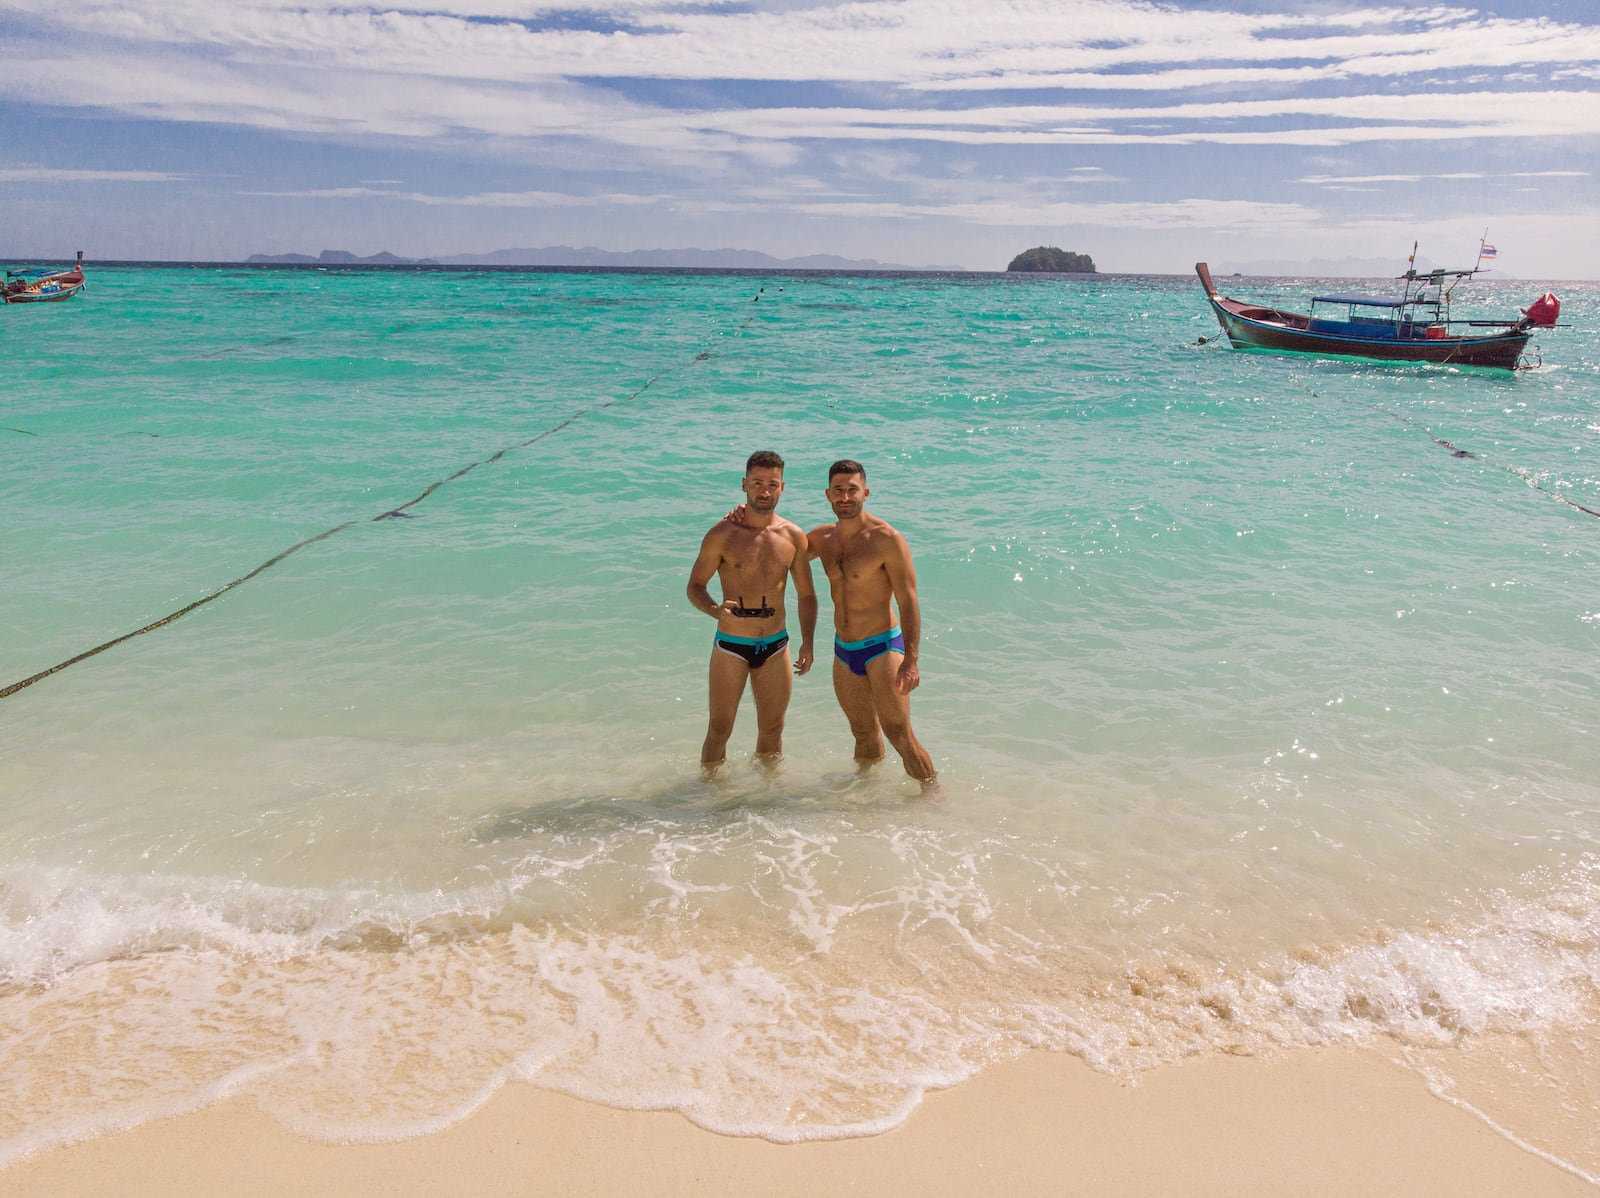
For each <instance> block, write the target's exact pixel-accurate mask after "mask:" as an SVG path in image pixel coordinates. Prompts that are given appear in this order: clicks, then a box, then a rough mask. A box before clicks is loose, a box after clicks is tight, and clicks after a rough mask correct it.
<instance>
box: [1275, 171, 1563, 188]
mask: <svg viewBox="0 0 1600 1198" xmlns="http://www.w3.org/2000/svg"><path fill="white" fill-rule="evenodd" d="M1588 177H1589V172H1588V171H1505V172H1502V173H1499V174H1485V173H1484V172H1482V171H1449V172H1446V173H1445V174H1439V175H1305V176H1303V177H1301V178H1299V179H1296V180H1295V182H1297V183H1318V184H1323V185H1328V184H1335V183H1421V182H1424V181H1425V180H1431V179H1587V178H1588Z"/></svg>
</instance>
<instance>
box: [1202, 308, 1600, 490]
mask: <svg viewBox="0 0 1600 1198" xmlns="http://www.w3.org/2000/svg"><path fill="white" fill-rule="evenodd" d="M1218 342H1221V343H1222V344H1227V339H1226V338H1225V337H1224V336H1223V334H1221V333H1217V334H1215V335H1214V336H1211V337H1200V338H1198V339H1197V340H1196V341H1195V344H1196V345H1214V344H1216V343H1218ZM1519 369H1520V368H1519ZM1311 397H1312V398H1313V399H1318V398H1320V396H1319V395H1318V393H1317V392H1315V391H1313V392H1312V393H1311ZM1356 402H1358V403H1360V404H1363V405H1364V406H1366V407H1369V408H1371V409H1372V410H1373V411H1374V412H1382V413H1383V414H1384V415H1385V416H1389V417H1392V418H1393V419H1395V420H1398V421H1400V423H1402V424H1405V425H1407V426H1409V427H1411V428H1415V429H1420V430H1421V431H1422V432H1423V434H1424V435H1425V436H1426V437H1427V438H1428V440H1430V441H1432V442H1433V443H1434V444H1435V445H1437V446H1439V447H1440V448H1441V449H1445V450H1448V451H1449V453H1450V456H1451V457H1453V458H1474V459H1476V460H1477V461H1480V462H1482V463H1483V464H1484V465H1485V466H1493V467H1495V468H1496V469H1497V470H1504V471H1505V472H1506V473H1507V474H1511V475H1515V476H1516V477H1517V478H1520V479H1521V480H1522V481H1523V482H1524V483H1526V484H1527V485H1528V486H1530V487H1532V488H1533V489H1534V490H1535V491H1539V492H1541V493H1542V494H1545V495H1548V496H1549V497H1550V498H1551V499H1554V500H1555V501H1556V502H1557V503H1564V504H1566V505H1567V506H1568V507H1570V508H1572V509H1573V510H1575V511H1579V512H1582V513H1583V514H1584V515H1586V516H1594V517H1596V518H1600V510H1596V509H1595V508H1592V507H1585V506H1584V505H1583V504H1581V503H1579V502H1578V501H1577V500H1575V499H1570V498H1568V497H1567V496H1565V495H1563V494H1562V493H1561V492H1560V491H1552V490H1551V489H1550V488H1549V487H1547V486H1545V485H1544V484H1543V483H1541V482H1540V481H1539V479H1538V477H1537V476H1536V475H1535V474H1534V472H1533V471H1531V470H1528V469H1526V468H1524V467H1522V466H1508V465H1506V464H1505V463H1504V462H1495V461H1491V460H1489V459H1488V458H1486V457H1484V456H1483V455H1482V454H1479V453H1474V452H1472V451H1471V450H1470V449H1462V448H1460V447H1459V446H1457V445H1455V444H1454V443H1453V442H1450V441H1446V440H1445V439H1444V438H1443V437H1435V436H1434V435H1433V430H1432V429H1431V428H1429V427H1428V426H1427V425H1425V424H1423V423H1422V422H1421V421H1418V420H1414V419H1412V418H1411V417H1410V416H1407V415H1405V414H1404V413H1403V412H1396V411H1395V410H1394V409H1393V408H1386V407H1384V406H1383V405H1382V404H1375V403H1373V402H1371V401H1370V400H1365V399H1362V400H1357V401H1356Z"/></svg>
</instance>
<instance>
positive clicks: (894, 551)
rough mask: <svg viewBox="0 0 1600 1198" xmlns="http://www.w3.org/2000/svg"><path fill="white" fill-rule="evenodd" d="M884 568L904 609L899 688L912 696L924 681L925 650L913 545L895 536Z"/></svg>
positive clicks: (896, 597) (895, 599)
mask: <svg viewBox="0 0 1600 1198" xmlns="http://www.w3.org/2000/svg"><path fill="white" fill-rule="evenodd" d="M883 566H884V569H885V570H887V571H888V572H889V584H890V585H891V586H892V587H894V601H895V605H896V606H897V607H898V608H899V609H900V632H901V634H902V635H903V636H904V637H905V642H906V653H905V660H903V661H902V662H901V663H900V672H899V674H898V675H897V676H896V677H895V687H896V689H898V690H899V691H900V693H901V694H906V695H909V694H910V693H911V692H912V691H914V690H916V689H917V685H918V684H919V683H920V682H921V681H922V673H921V670H920V669H919V668H918V666H917V653H918V651H919V650H920V649H921V647H922V604H921V603H920V602H919V601H918V599H917V571H916V569H915V568H914V567H913V566H912V564H911V546H910V545H908V544H906V539H905V538H904V537H903V536H901V535H900V534H899V533H895V535H894V540H893V541H892V542H891V543H890V545H889V552H888V553H887V554H885V555H884V562H883Z"/></svg>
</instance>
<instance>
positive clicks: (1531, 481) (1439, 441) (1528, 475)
mask: <svg viewBox="0 0 1600 1198" xmlns="http://www.w3.org/2000/svg"><path fill="white" fill-rule="evenodd" d="M1311 394H1312V396H1313V397H1315V396H1316V394H1317V393H1316V392H1315V391H1313V392H1312V393H1311ZM1358 402H1359V403H1362V404H1365V405H1366V406H1367V407H1369V408H1371V409H1372V410H1373V411H1374V412H1382V413H1383V414H1384V415H1385V416H1389V417H1391V418H1393V419H1395V420H1398V421H1400V423H1402V424H1404V425H1407V426H1408V427H1410V428H1414V429H1420V430H1421V431H1422V433H1423V434H1424V435H1425V436H1426V437H1427V438H1428V440H1430V441H1432V442H1433V443H1434V444H1435V445H1437V446H1439V447H1440V448H1441V449H1444V450H1448V451H1449V454H1450V456H1451V457H1453V458H1473V459H1476V460H1477V461H1480V462H1482V463H1483V464H1484V465H1485V466H1493V467H1495V468H1496V469H1497V470H1504V471H1505V472H1506V473H1507V474H1513V475H1515V476H1516V477H1518V478H1520V479H1521V480H1522V481H1523V482H1525V483H1526V484H1527V485H1528V486H1530V487H1532V488H1533V489H1534V490H1535V491H1539V492H1542V493H1543V494H1545V495H1548V496H1550V498H1551V499H1554V500H1555V501H1556V502H1557V503H1564V504H1566V505H1567V506H1568V507H1570V508H1573V509H1575V510H1577V511H1580V512H1582V513H1584V514H1585V515H1587V516H1595V517H1597V518H1600V511H1597V510H1595V509H1594V508H1592V507H1585V506H1584V505H1583V504H1581V503H1579V502H1578V501H1577V500H1575V499H1569V498H1568V497H1567V496H1565V495H1563V494H1562V493H1561V492H1560V491H1552V490H1551V489H1550V488H1549V487H1547V486H1545V485H1544V484H1543V483H1541V482H1540V481H1539V479H1538V477H1537V476H1536V475H1535V474H1534V472H1533V471H1531V470H1529V469H1527V468H1525V467H1523V466H1508V465H1506V464H1505V463H1504V462H1495V461H1490V460H1489V459H1488V458H1485V457H1484V456H1483V455H1482V454H1478V453H1473V452H1472V451H1471V450H1470V449H1462V448H1460V447H1459V446H1458V445H1456V444H1455V443H1454V442H1451V441H1447V440H1445V439H1444V438H1443V437H1436V436H1434V435H1433V430H1432V429H1431V428H1429V427H1428V426H1427V425H1425V424H1423V423H1422V422H1421V421H1419V420H1415V419H1413V418H1412V417H1410V416H1407V415H1406V414H1405V413H1403V412H1396V411H1395V410H1394V409H1393V408H1386V407H1384V406H1383V405H1382V404H1375V403H1372V402H1370V401H1368V400H1364V399H1363V400H1359V401H1358Z"/></svg>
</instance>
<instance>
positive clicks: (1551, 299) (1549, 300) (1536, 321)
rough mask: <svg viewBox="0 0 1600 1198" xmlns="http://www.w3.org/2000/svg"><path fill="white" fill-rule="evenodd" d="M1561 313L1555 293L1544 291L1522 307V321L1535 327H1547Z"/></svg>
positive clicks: (1553, 322)
mask: <svg viewBox="0 0 1600 1198" xmlns="http://www.w3.org/2000/svg"><path fill="white" fill-rule="evenodd" d="M1560 315H1561V301H1560V300H1558V299H1557V298H1556V293H1555V292H1553V291H1546V292H1545V293H1544V294H1543V295H1541V296H1540V297H1539V298H1538V299H1536V300H1534V301H1533V303H1531V304H1529V305H1528V306H1527V307H1526V308H1523V309H1522V323H1523V324H1525V325H1533V326H1534V327H1536V328H1541V329H1547V328H1549V327H1550V326H1551V325H1553V324H1555V322H1556V320H1557V318H1558V317H1560Z"/></svg>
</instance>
